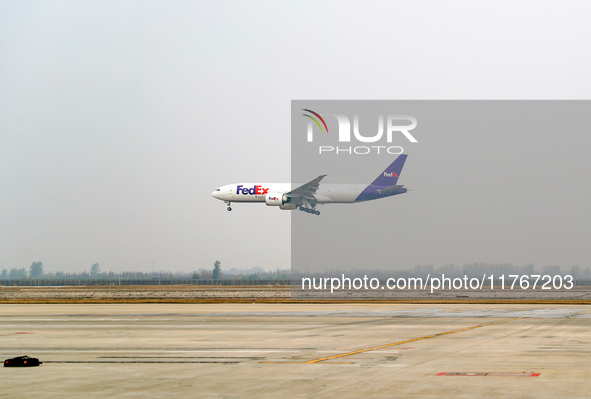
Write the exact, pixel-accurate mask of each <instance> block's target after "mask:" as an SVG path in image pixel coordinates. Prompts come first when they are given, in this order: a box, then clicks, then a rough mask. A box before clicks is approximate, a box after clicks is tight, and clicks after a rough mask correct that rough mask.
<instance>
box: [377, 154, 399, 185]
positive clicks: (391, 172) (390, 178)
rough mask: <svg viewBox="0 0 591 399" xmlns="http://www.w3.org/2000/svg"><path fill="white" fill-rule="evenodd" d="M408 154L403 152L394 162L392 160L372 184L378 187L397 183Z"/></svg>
mask: <svg viewBox="0 0 591 399" xmlns="http://www.w3.org/2000/svg"><path fill="white" fill-rule="evenodd" d="M407 156H408V155H406V154H402V155H400V156H399V157H398V158H396V159H395V160H394V162H392V163H391V164H390V166H388V167H387V168H386V170H384V171H383V172H382V173H381V174H380V175H379V176H378V178H377V179H375V180H374V181H373V183H371V185H372V186H378V187H391V186H394V185H396V182H398V177H399V176H400V173H401V172H402V167H403V166H404V162H405V161H406V157H407Z"/></svg>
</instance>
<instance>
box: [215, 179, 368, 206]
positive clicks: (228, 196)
mask: <svg viewBox="0 0 591 399" xmlns="http://www.w3.org/2000/svg"><path fill="white" fill-rule="evenodd" d="M298 186H300V184H290V183H237V184H228V185H226V186H222V187H220V188H219V189H217V190H216V191H214V192H213V193H212V195H213V197H214V198H217V199H219V200H222V201H227V202H265V197H266V195H267V194H271V193H277V194H281V195H283V194H285V193H288V192H289V191H291V190H292V187H298ZM366 187H367V184H320V186H319V187H318V191H317V192H316V194H314V197H315V198H316V201H317V202H318V203H319V204H327V203H343V204H346V203H351V202H355V199H356V198H357V197H358V196H359V194H361V192H363V190H364V189H365V188H366Z"/></svg>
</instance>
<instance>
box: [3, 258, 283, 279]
mask: <svg viewBox="0 0 591 399" xmlns="http://www.w3.org/2000/svg"><path fill="white" fill-rule="evenodd" d="M290 277H291V276H290V273H289V271H288V270H279V269H278V270H275V271H264V270H262V269H260V270H259V271H257V272H256V273H250V274H246V275H244V274H229V273H224V272H223V271H222V263H221V262H220V261H219V260H216V261H215V262H214V264H213V268H212V269H200V270H198V271H192V272H174V273H173V272H171V271H165V270H160V271H150V272H142V271H123V272H113V271H108V272H103V271H101V267H100V265H99V264H98V263H94V264H93V265H92V266H90V268H89V269H88V270H85V271H83V272H73V273H70V272H63V271H57V272H51V271H50V272H46V271H45V269H44V266H43V262H40V261H37V262H33V263H32V264H31V266H29V269H28V270H27V269H25V268H12V269H4V270H2V272H0V280H24V279H33V280H37V279H46V280H54V279H55V280H85V279H117V278H121V279H193V280H195V279H203V280H221V279H230V280H240V279H247V280H285V279H289V278H290Z"/></svg>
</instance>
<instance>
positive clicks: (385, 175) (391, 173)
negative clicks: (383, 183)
mask: <svg viewBox="0 0 591 399" xmlns="http://www.w3.org/2000/svg"><path fill="white" fill-rule="evenodd" d="M384 177H398V173H396V172H390V173H388V172H384Z"/></svg>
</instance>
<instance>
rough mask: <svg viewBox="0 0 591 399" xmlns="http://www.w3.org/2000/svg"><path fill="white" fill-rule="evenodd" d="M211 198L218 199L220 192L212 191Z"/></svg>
mask: <svg viewBox="0 0 591 399" xmlns="http://www.w3.org/2000/svg"><path fill="white" fill-rule="evenodd" d="M211 196H212V197H213V198H216V199H220V191H219V190H216V191H214V192H213V193H211Z"/></svg>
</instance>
